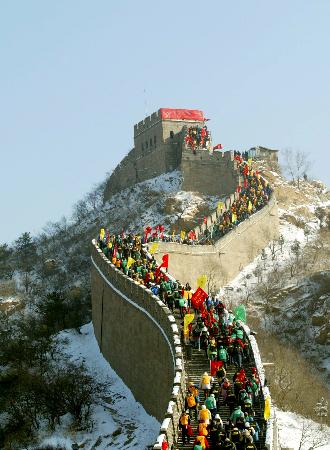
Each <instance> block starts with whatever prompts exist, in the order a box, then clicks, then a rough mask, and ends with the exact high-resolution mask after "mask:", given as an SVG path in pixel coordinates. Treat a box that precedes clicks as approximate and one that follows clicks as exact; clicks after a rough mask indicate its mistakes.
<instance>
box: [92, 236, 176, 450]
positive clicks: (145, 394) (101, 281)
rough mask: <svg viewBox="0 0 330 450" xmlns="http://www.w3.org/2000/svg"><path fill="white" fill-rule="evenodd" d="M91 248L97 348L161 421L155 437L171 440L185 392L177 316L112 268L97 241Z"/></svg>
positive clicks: (148, 409) (144, 404) (93, 312)
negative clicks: (175, 317)
mask: <svg viewBox="0 0 330 450" xmlns="http://www.w3.org/2000/svg"><path fill="white" fill-rule="evenodd" d="M91 252H92V256H91V261H92V271H91V276H92V315H93V325H94V332H95V336H96V339H97V341H98V344H99V347H100V350H101V352H102V354H103V356H104V357H105V358H106V360H107V361H109V363H110V364H111V367H112V368H113V369H114V370H115V371H116V372H117V373H118V375H119V376H120V377H121V378H122V379H123V381H124V382H125V384H126V385H127V386H128V387H129V388H130V389H131V391H132V393H133V395H134V397H135V398H136V400H137V401H139V402H140V403H142V405H143V406H144V408H145V409H146V411H147V412H148V413H149V414H151V415H152V416H154V417H156V418H157V420H159V421H160V422H162V425H161V433H160V436H159V439H158V440H159V441H161V440H164V439H166V440H167V441H168V442H169V443H170V444H171V443H173V441H174V439H176V438H177V433H178V431H177V423H178V420H179V416H180V414H181V412H182V409H183V407H184V396H185V372H184V364H183V359H182V351H181V346H180V337H179V331H178V327H177V325H176V324H175V319H174V317H173V316H172V315H171V313H170V310H169V309H168V308H167V307H166V306H165V304H164V303H163V302H161V301H160V300H159V299H158V297H156V296H154V295H152V293H151V291H149V290H148V289H146V288H144V287H141V286H140V285H138V284H136V283H135V282H134V281H133V280H131V279H130V278H128V277H127V276H125V275H124V274H123V273H122V272H121V271H119V270H118V269H116V268H115V267H114V265H113V264H112V263H111V262H110V261H109V260H108V259H107V258H106V257H105V256H104V254H103V253H102V252H101V250H100V249H99V248H98V247H97V245H96V242H95V241H93V244H92V248H91ZM157 445H158V444H156V446H155V448H158V447H157Z"/></svg>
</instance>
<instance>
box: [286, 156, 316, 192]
mask: <svg viewBox="0 0 330 450" xmlns="http://www.w3.org/2000/svg"><path fill="white" fill-rule="evenodd" d="M284 159H285V169H286V171H287V172H288V174H289V175H290V177H291V179H292V181H293V182H294V183H296V182H297V186H298V189H300V181H301V180H302V179H303V178H306V177H307V172H308V170H309V168H310V166H311V161H310V160H309V159H308V154H307V153H306V152H303V151H301V150H292V149H289V148H287V149H285V150H284Z"/></svg>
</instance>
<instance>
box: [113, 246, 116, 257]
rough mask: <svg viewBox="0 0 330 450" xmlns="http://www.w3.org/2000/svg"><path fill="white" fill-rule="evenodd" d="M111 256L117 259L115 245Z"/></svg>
mask: <svg viewBox="0 0 330 450" xmlns="http://www.w3.org/2000/svg"><path fill="white" fill-rule="evenodd" d="M112 256H113V257H114V258H116V257H117V246H116V245H115V248H114V249H113V254H112Z"/></svg>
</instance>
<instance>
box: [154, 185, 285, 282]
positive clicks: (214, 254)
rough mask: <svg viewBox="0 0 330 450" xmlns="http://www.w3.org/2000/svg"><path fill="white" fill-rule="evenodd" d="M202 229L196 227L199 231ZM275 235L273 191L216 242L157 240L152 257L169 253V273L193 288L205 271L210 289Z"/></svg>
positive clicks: (275, 218)
mask: <svg viewBox="0 0 330 450" xmlns="http://www.w3.org/2000/svg"><path fill="white" fill-rule="evenodd" d="M232 200H234V195H233V196H231V198H230V197H229V198H228V201H229V203H228V202H227V205H228V208H229V207H230V201H232ZM212 221H216V213H215V214H214V215H213V216H211V217H209V218H208V220H207V222H208V225H205V227H206V226H208V227H210V226H211V225H212ZM203 229H204V227H202V229H200V228H199V229H197V231H199V233H201V232H202V230H203ZM278 237H279V229H278V211H277V202H276V199H275V196H274V194H273V195H272V196H271V199H270V201H269V203H268V204H267V205H266V206H264V207H263V208H262V209H261V210H260V211H258V212H256V213H255V214H253V215H252V216H250V218H249V219H246V220H244V221H243V222H242V223H240V224H239V225H238V226H237V227H235V228H234V229H233V230H232V231H230V232H228V233H227V234H226V235H225V236H223V237H222V238H220V239H219V240H218V241H216V243H215V245H186V244H179V243H175V242H159V246H158V249H157V252H156V254H155V257H156V259H157V261H159V262H160V261H161V258H162V256H163V255H164V254H166V253H168V254H169V269H170V272H171V274H172V275H173V276H174V277H175V278H176V279H178V280H180V281H181V282H184V283H186V282H187V281H188V282H189V283H190V285H191V286H192V288H193V289H194V288H195V287H196V280H197V277H198V276H199V275H202V274H206V275H207V276H208V279H209V282H210V286H209V288H210V289H211V290H212V291H213V290H216V289H218V288H220V287H222V286H224V285H225V284H226V283H228V282H229V281H230V280H232V279H233V278H234V277H235V276H236V275H238V273H239V272H240V271H241V270H242V269H243V267H245V266H246V265H247V264H249V263H250V262H252V261H253V260H254V258H255V257H256V256H257V255H258V254H259V253H260V252H261V250H262V249H263V248H265V247H266V246H267V245H268V243H269V242H270V241H271V240H273V239H277V238H278Z"/></svg>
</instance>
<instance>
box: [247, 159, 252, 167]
mask: <svg viewBox="0 0 330 450" xmlns="http://www.w3.org/2000/svg"><path fill="white" fill-rule="evenodd" d="M247 163H248V166H249V167H251V164H252V158H249V159H248V161H247Z"/></svg>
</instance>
